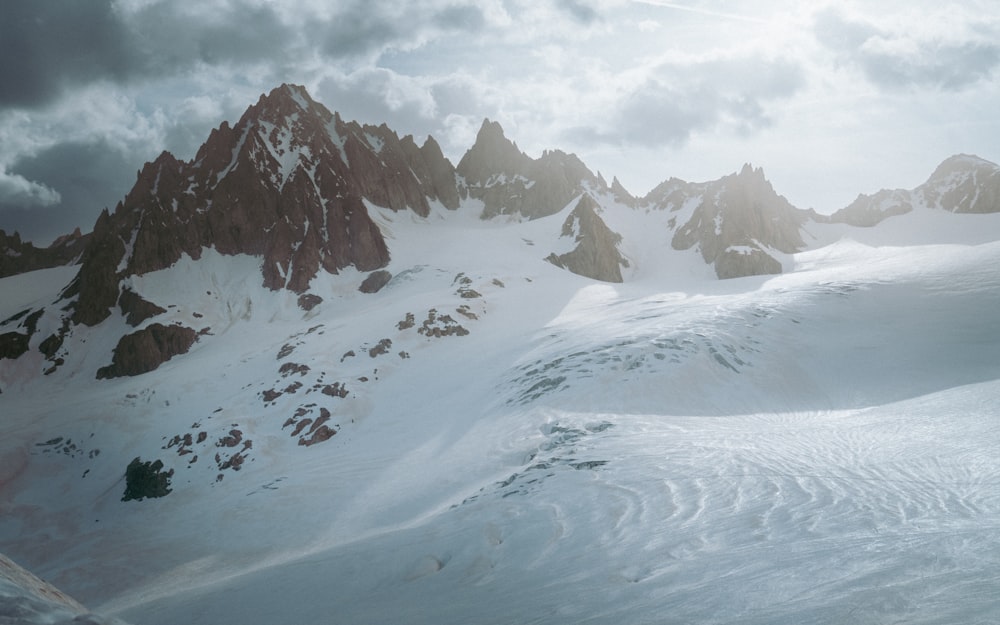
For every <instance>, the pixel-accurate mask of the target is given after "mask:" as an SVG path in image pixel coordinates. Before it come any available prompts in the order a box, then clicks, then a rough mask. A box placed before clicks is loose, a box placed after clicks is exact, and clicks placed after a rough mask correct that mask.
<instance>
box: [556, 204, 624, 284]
mask: <svg viewBox="0 0 1000 625" xmlns="http://www.w3.org/2000/svg"><path fill="white" fill-rule="evenodd" d="M599 210H600V207H599V205H598V204H597V202H596V201H595V200H594V198H593V197H591V196H590V194H587V193H585V194H583V196H581V197H580V201H579V202H577V204H576V206H575V207H574V208H573V210H572V212H570V214H569V216H567V217H566V220H565V221H564V222H563V225H562V232H561V234H560V238H562V239H569V240H570V241H571V242H572V244H573V245H574V247H573V249H571V250H570V251H569V252H566V253H564V254H556V253H554V252H553V253H552V254H549V256H548V257H547V258H546V259H545V260H547V261H549V262H550V263H552V264H553V265H555V266H557V267H562V268H563V269H568V270H569V271H571V272H573V273H575V274H577V275H580V276H585V277H587V278H593V279H594V280H602V281H604V282H621V281H622V272H621V268H622V267H628V266H629V264H628V261H627V260H625V258H624V257H623V256H622V255H621V252H619V251H618V244H619V243H620V242H621V239H622V237H621V235H620V234H618V233H616V232H614V231H613V230H611V228H609V227H608V225H607V224H606V223H604V220H603V219H601V216H600V215H599Z"/></svg>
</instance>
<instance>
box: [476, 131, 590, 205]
mask: <svg viewBox="0 0 1000 625" xmlns="http://www.w3.org/2000/svg"><path fill="white" fill-rule="evenodd" d="M457 172H458V174H459V175H460V176H461V177H462V179H463V180H464V182H465V184H466V186H467V190H468V194H469V195H470V196H471V197H473V198H476V199H479V200H482V202H483V212H482V217H483V219H490V218H493V217H496V216H498V215H520V216H522V217H527V218H529V219H536V218H538V217H546V216H548V215H552V214H555V213H557V212H559V211H560V210H562V209H563V207H564V206H566V204H567V203H568V202H569V201H570V200H572V199H573V198H574V197H575V196H577V195H579V194H580V193H583V192H585V191H606V190H607V184H606V183H605V182H604V180H603V179H601V178H598V177H597V176H595V175H594V173H593V172H591V171H590V170H589V169H587V166H586V165H584V164H583V162H582V161H580V159H579V158H577V157H576V155H574V154H567V153H565V152H562V151H560V150H546V151H545V152H544V153H543V154H542V156H541V157H540V158H537V159H533V158H531V157H530V156H528V155H527V154H525V153H523V152H521V150H520V149H518V147H517V144H515V143H514V142H513V141H511V140H509V139H508V138H507V137H506V136H505V135H504V132H503V128H501V127H500V124H499V123H497V122H494V121H490V120H489V119H487V120H484V121H483V125H482V127H480V129H479V134H478V135H477V136H476V142H475V144H473V146H472V147H471V148H470V149H469V150H468V151H467V152H466V153H465V155H464V156H463V157H462V160H461V161H459V163H458V167H457Z"/></svg>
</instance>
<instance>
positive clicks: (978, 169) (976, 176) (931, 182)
mask: <svg viewBox="0 0 1000 625" xmlns="http://www.w3.org/2000/svg"><path fill="white" fill-rule="evenodd" d="M914 206H927V207H929V208H934V209H940V210H946V211H950V212H952V213H995V212H1000V166H997V165H996V164H995V163H991V162H990V161H987V160H984V159H981V158H979V157H978V156H971V155H968V154H958V155H956V156H952V157H950V158H947V159H945V160H944V161H943V162H942V163H941V164H940V165H938V167H937V169H935V170H934V173H933V174H931V177H930V178H928V179H927V182H925V183H924V184H922V185H920V186H919V187H917V188H915V189H912V190H906V189H895V190H891V191H890V190H886V189H883V190H882V191H879V192H878V193H875V194H874V195H864V194H862V195H859V196H858V199H856V200H854V202H852V203H851V204H850V206H847V207H846V208H842V209H840V210H839V211H837V212H836V213H834V214H833V215H831V216H830V221H833V222H839V223H846V224H850V225H852V226H866V227H868V226H874V225H876V224H878V223H880V222H882V221H883V220H885V219H887V218H889V217H893V216H895V215H902V214H905V213H908V212H910V211H911V210H913V208H914Z"/></svg>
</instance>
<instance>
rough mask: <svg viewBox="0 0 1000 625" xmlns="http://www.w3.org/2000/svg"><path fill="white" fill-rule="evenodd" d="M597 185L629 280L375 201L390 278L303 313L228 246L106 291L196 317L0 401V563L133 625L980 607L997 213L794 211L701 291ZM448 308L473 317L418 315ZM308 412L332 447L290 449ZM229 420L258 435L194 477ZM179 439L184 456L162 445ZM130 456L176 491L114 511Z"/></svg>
mask: <svg viewBox="0 0 1000 625" xmlns="http://www.w3.org/2000/svg"><path fill="white" fill-rule="evenodd" d="M599 201H600V203H601V205H602V213H601V216H602V219H604V220H605V221H606V222H607V223H608V225H609V227H611V228H612V229H613V230H615V231H616V232H619V233H621V234H622V235H623V251H624V252H625V253H626V254H627V255H628V256H629V259H630V262H631V263H632V267H631V268H630V272H631V273H629V274H628V280H627V281H626V282H625V283H624V284H615V285H610V284H600V283H595V282H593V281H590V280H587V279H584V278H581V277H579V276H575V275H572V274H569V273H567V272H565V271H563V270H560V269H558V268H556V267H554V266H552V265H550V264H549V263H545V262H543V261H542V259H543V258H544V257H545V256H546V255H547V254H548V253H549V252H550V251H552V250H554V249H557V246H558V245H559V244H560V243H559V241H558V239H559V234H560V232H561V226H562V222H563V221H564V220H565V217H566V211H563V212H562V213H560V214H557V215H553V216H551V217H547V218H543V219H538V220H534V221H530V222H523V223H517V222H506V221H505V222H502V223H501V222H495V221H490V222H484V221H482V220H480V219H479V217H478V211H477V206H476V205H474V204H473V203H471V202H470V203H468V204H466V205H464V206H463V207H461V208H460V209H459V210H458V211H454V212H453V211H447V210H446V209H444V208H442V207H440V206H437V205H436V206H434V207H432V210H431V214H430V215H429V216H428V217H426V218H421V217H418V216H416V215H414V214H412V213H408V212H400V213H395V212H392V211H389V210H383V209H379V208H377V207H374V206H369V210H370V212H371V213H372V215H373V217H374V218H375V220H376V221H377V223H378V224H379V227H380V228H381V229H382V230H383V232H384V234H385V236H386V238H387V240H388V241H389V246H390V248H391V250H392V262H391V264H390V265H389V267H387V269H388V270H389V271H391V272H392V274H393V275H394V278H393V279H392V281H391V282H390V283H389V284H388V285H387V286H386V287H385V288H384V289H383V290H382V291H380V292H379V293H377V294H373V295H363V294H360V293H358V292H357V286H358V285H359V284H360V282H361V280H362V279H363V278H364V275H363V274H360V273H358V272H356V271H353V270H345V271H342V272H341V273H340V274H339V275H336V276H333V275H325V274H324V275H320V276H318V277H317V278H316V279H315V280H314V281H313V283H312V284H311V285H310V292H312V293H314V294H317V295H319V296H321V297H322V298H323V300H324V301H323V303H322V304H321V305H319V306H318V307H316V308H314V309H313V310H311V311H309V312H305V311H303V310H302V309H300V308H299V307H298V306H297V304H296V298H297V296H296V295H295V294H293V293H288V292H271V291H268V290H267V289H264V288H263V287H262V286H261V284H260V282H261V278H260V273H259V272H260V264H259V263H260V260H259V259H254V258H250V257H225V256H222V255H220V254H217V253H215V252H214V251H212V250H205V251H204V254H203V256H202V259H201V260H199V261H194V260H191V259H189V258H186V257H185V258H184V259H182V260H181V261H180V262H179V263H177V265H175V266H174V267H173V268H171V269H167V270H164V271H161V272H153V273H150V274H147V275H144V276H137V277H133V278H132V279H131V282H130V284H131V286H132V288H134V289H135V290H136V292H138V293H140V294H142V295H143V297H145V298H146V299H148V300H150V301H152V302H154V303H158V304H160V305H161V306H164V307H167V306H169V305H173V308H169V309H168V312H167V313H165V314H164V315H163V316H161V317H160V318H158V319H155V320H159V321H160V322H162V323H174V322H180V323H182V324H184V325H187V326H189V327H193V328H195V329H196V330H199V331H201V330H203V329H204V330H206V332H205V334H203V335H202V336H201V338H200V340H199V343H197V344H196V345H195V347H194V348H193V349H192V351H191V352H190V353H189V354H187V355H185V356H183V357H179V358H175V359H172V360H171V361H169V362H168V363H165V364H164V365H163V366H161V368H160V369H158V370H157V371H156V372H155V373H153V374H149V375H146V376H139V377H136V378H124V379H118V380H110V381H101V382H95V380H94V378H93V371H94V370H95V369H96V367H98V366H102V365H104V364H107V362H108V359H109V357H110V350H111V348H112V347H113V345H114V343H113V341H112V340H111V338H108V337H112V338H113V334H114V332H113V331H115V332H118V335H120V334H121V332H123V331H124V325H123V322H122V321H121V320H120V319H117V317H114V316H113V318H112V319H111V320H109V321H108V322H106V323H107V324H108V325H107V327H104V326H100V327H98V328H95V329H91V330H84V329H80V330H78V331H77V332H76V333H75V334H74V336H73V337H71V338H70V340H71V341H72V342H73V343H72V349H71V353H73V354H81V355H77V356H73V358H72V359H71V361H69V362H67V363H66V365H65V366H64V367H62V368H60V370H59V371H58V372H57V373H56V374H54V376H52V377H49V378H38V381H32V380H31V379H28V378H24V379H20V380H21V381H20V382H19V385H18V386H17V388H15V389H13V390H11V391H10V392H8V391H7V388H6V386H4V391H5V392H4V393H3V395H0V413H2V414H3V415H4V418H3V419H2V420H0V436H2V439H3V440H4V441H5V445H4V447H3V449H2V450H0V492H2V497H0V551H7V552H9V553H11V555H14V556H16V557H17V559H18V560H20V561H22V562H24V563H26V564H28V565H29V566H30V568H32V569H34V570H35V572H37V573H39V574H41V575H43V576H44V577H45V578H47V579H49V580H50V581H53V582H54V583H55V584H56V585H57V586H59V587H61V588H62V589H64V590H66V591H67V592H69V593H70V594H72V595H73V596H75V597H76V598H78V599H80V600H81V601H83V602H84V603H85V604H87V605H89V606H91V607H92V608H95V609H97V610H98V611H99V612H102V613H109V614H113V615H116V616H119V617H121V618H124V619H126V620H128V621H130V622H133V623H136V624H138V625H154V624H159V623H163V624H168V623H169V624H174V623H212V624H215V623H223V622H243V623H274V622H297V623H328V622H344V623H401V622H405V623H434V624H437V623H663V622H677V623H741V624H743V623H760V624H764V623H767V624H774V623H787V624H796V625H798V624H802V623H882V622H905V623H991V622H997V621H1000V602H998V600H997V598H996V580H997V571H998V570H1000V540H998V539H997V537H996V530H997V527H998V525H1000V463H998V462H997V460H996V458H997V449H998V448H1000V422H998V418H997V415H998V412H1000V399H998V398H1000V359H998V358H997V357H996V354H998V353H1000V316H998V315H997V314H995V313H996V311H997V310H998V307H1000V272H997V271H996V267H997V266H998V264H1000V242H998V239H1000V236H998V235H1000V221H998V219H997V216H995V215H993V216H990V215H952V214H945V213H940V212H937V213H934V212H931V211H924V210H917V211H914V212H913V213H911V214H908V215H902V216H899V217H894V218H892V219H889V220H886V222H884V223H883V224H881V225H880V226H878V227H876V228H871V229H863V228H851V227H848V226H842V225H826V226H816V227H814V228H812V231H811V232H810V233H809V234H810V237H812V239H811V240H812V241H813V247H812V249H811V250H809V251H806V252H802V253H799V254H795V255H792V256H790V257H789V259H788V272H787V273H786V274H784V275H780V276H759V277H753V278H744V279H736V280H727V281H718V280H714V279H710V277H711V276H710V273H711V268H707V266H706V265H705V264H704V262H703V261H700V259H699V258H698V255H697V253H696V252H695V251H686V252H678V251H676V250H672V249H671V248H670V246H669V237H670V230H669V228H668V227H667V220H669V219H670V217H671V213H670V212H669V211H654V212H652V213H649V214H648V215H646V214H642V213H638V212H634V211H631V209H627V208H625V207H623V206H620V205H617V204H615V203H614V202H613V201H612V200H610V199H609V198H606V197H604V198H599ZM479 208H481V205H480V206H479ZM571 208H572V206H570V207H568V209H567V210H569V209H571ZM640 215H641V216H642V220H640V219H639V218H638V217H639V216H640ZM652 243H659V245H655V246H654V245H650V244H652ZM699 263H700V264H699ZM38 275H39V276H48V275H49V274H42V273H39V274H38ZM52 275H53V276H54V275H55V274H52ZM62 277H65V276H62ZM18 279H21V280H22V282H12V281H14V280H18ZM46 282H47V279H46ZM55 282H56V281H55V280H53V283H52V285H50V288H53V289H54V288H56V287H55V286H54V284H55ZM29 283H30V281H29V282H23V278H21V277H19V278H8V279H5V280H3V281H0V289H3V292H4V293H5V294H6V293H8V292H12V288H13V287H12V286H11V285H14V284H17V285H22V284H29ZM470 291H474V292H475V294H476V295H477V296H471V295H470ZM45 293H46V291H45V289H42V288H39V289H38V290H37V291H36V292H33V293H31V294H25V295H23V296H22V295H19V296H18V301H19V302H20V303H19V304H18V306H14V305H13V303H11V304H9V305H8V301H7V299H6V297H5V298H4V299H3V305H4V307H7V308H11V309H12V312H17V310H14V309H18V310H19V309H20V308H19V307H20V306H23V305H26V304H27V303H28V302H30V301H35V300H38V299H39V298H42V300H43V301H44V299H45V298H44V297H43V296H44V294H45ZM11 301H13V300H11ZM431 310H433V311H435V312H434V314H433V315H432V314H431V312H430V311H431ZM408 314H410V315H412V316H413V319H414V323H413V325H410V326H408V325H407V323H406V319H407V315H408ZM446 315H447V316H448V317H450V318H451V319H452V321H453V322H454V325H461V326H462V327H463V328H464V329H465V330H467V334H465V335H458V334H452V335H442V336H439V337H433V336H430V335H428V334H422V333H420V331H419V330H420V329H421V327H422V325H421V324H422V323H424V322H427V324H428V327H437V328H439V329H442V328H446V327H454V325H449V323H448V322H445V321H441V319H442V318H443V317H444V316H446ZM152 321H154V320H150V322H152ZM115 323H118V324H122V325H120V326H114V324H115ZM435 324H436V325H435ZM105 335H107V336H105ZM383 340H389V341H390V342H391V348H389V349H388V350H387V351H385V352H384V353H381V352H380V351H379V350H378V349H377V347H378V345H380V344H381V342H382V341H383ZM352 352H353V355H350V354H351V353H352ZM404 354H405V356H404ZM286 363H293V364H296V365H306V366H308V368H309V370H308V371H307V372H305V373H302V374H291V375H286V376H284V377H283V374H281V373H279V368H280V367H281V366H282V365H283V364H286ZM321 378H322V381H323V382H322V383H323V384H328V383H331V382H334V381H337V382H342V383H343V384H344V386H345V387H346V388H347V389H348V390H349V394H348V395H347V396H346V397H343V398H338V397H331V396H329V395H324V394H323V393H321V392H319V391H315V392H310V389H312V388H314V387H313V384H315V383H316V382H317V380H319V379H321ZM53 381H55V382H57V383H56V384H53ZM293 381H302V382H303V384H304V386H303V387H302V388H301V389H300V390H298V391H296V392H284V393H282V394H281V395H280V396H278V397H277V398H275V399H273V400H272V401H264V400H263V399H262V393H263V392H264V391H265V390H269V389H272V390H273V389H277V390H282V389H284V388H285V387H287V386H289V385H290V383H291V382H293ZM308 403H315V404H316V405H317V409H318V407H319V406H323V407H326V408H328V409H329V410H330V412H331V413H332V415H333V416H332V418H331V423H333V424H335V425H336V426H337V434H336V435H335V436H334V437H333V438H331V439H330V440H329V441H327V442H325V443H322V444H318V445H315V446H312V447H302V446H299V445H297V443H296V439H295V438H292V437H290V436H289V432H288V429H282V427H281V424H282V423H283V422H284V421H285V420H286V419H287V418H288V417H290V416H291V415H293V414H294V412H295V410H296V409H297V408H299V407H301V406H303V405H305V404H308ZM10 415H14V417H15V418H12V417H10ZM234 427H238V429H239V430H240V431H241V432H242V434H243V436H245V437H247V438H251V439H252V440H253V447H252V450H251V452H250V453H249V455H248V458H249V459H248V460H247V461H246V462H245V463H244V465H243V467H242V469H241V470H240V471H220V470H219V469H218V467H217V465H216V464H215V463H214V462H213V460H212V455H213V454H214V453H220V452H221V453H225V451H226V450H225V448H223V447H218V446H216V445H215V443H214V442H215V441H218V440H220V439H221V438H222V437H224V436H226V435H227V433H228V432H229V431H230V430H231V429H233V428H234ZM198 431H204V432H206V433H207V441H206V442H205V443H204V444H203V445H202V447H200V448H198V449H197V453H198V455H199V456H200V458H199V460H198V461H197V462H195V463H191V462H190V458H191V456H190V455H188V456H179V455H178V454H177V452H176V447H172V448H169V449H167V448H165V447H166V445H167V442H168V441H169V440H170V438H171V437H172V436H174V435H177V434H182V433H184V432H198ZM57 437H61V439H62V441H60V442H58V443H50V441H52V440H54V439H56V438H57ZM67 439H70V440H72V441H73V447H72V448H70V446H69V445H68V444H66V442H65V441H66V440H67ZM98 450H99V453H97V454H94V453H93V452H95V451H98ZM136 456H141V457H142V458H143V459H144V460H146V459H154V458H161V459H163V461H164V463H165V464H166V465H167V466H169V467H170V468H173V469H174V470H175V474H174V477H173V481H172V486H173V489H174V490H173V492H172V493H171V494H170V495H168V496H167V497H163V498H160V499H150V500H146V501H143V502H121V501H120V499H121V495H122V491H123V489H124V483H123V479H122V475H123V472H124V467H125V466H126V465H127V463H128V462H129V461H130V460H131V459H132V458H133V457H136ZM220 472H223V473H225V476H224V479H222V480H221V481H217V475H218V474H219V473H220Z"/></svg>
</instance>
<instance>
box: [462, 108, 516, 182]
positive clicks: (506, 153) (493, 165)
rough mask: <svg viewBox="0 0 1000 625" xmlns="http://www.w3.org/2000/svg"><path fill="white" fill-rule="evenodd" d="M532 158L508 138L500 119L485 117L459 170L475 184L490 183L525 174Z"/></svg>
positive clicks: (468, 180) (466, 179) (467, 179)
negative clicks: (491, 119)
mask: <svg viewBox="0 0 1000 625" xmlns="http://www.w3.org/2000/svg"><path fill="white" fill-rule="evenodd" d="M530 163H531V158H530V157H529V156H528V155H527V154H525V153H524V152H522V151H521V150H519V149H518V147H517V144H515V143H514V142H513V141H511V140H510V139H508V138H507V137H506V136H505V135H504V132H503V128H502V127H501V126H500V124H499V123H498V122H494V121H490V120H489V119H484V120H483V125H482V126H480V128H479V133H478V134H477V135H476V142H475V143H474V144H473V145H472V147H471V148H469V150H468V151H467V152H466V153H465V155H464V156H463V157H462V160H460V161H459V162H458V168H457V170H458V173H459V175H460V176H462V177H463V178H464V179H465V181H466V183H468V184H469V185H472V186H486V185H488V184H489V183H490V182H491V181H495V179H496V178H497V177H502V176H509V177H514V176H517V175H519V174H522V173H523V172H524V171H525V170H526V169H527V167H528V165H529V164H530Z"/></svg>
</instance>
